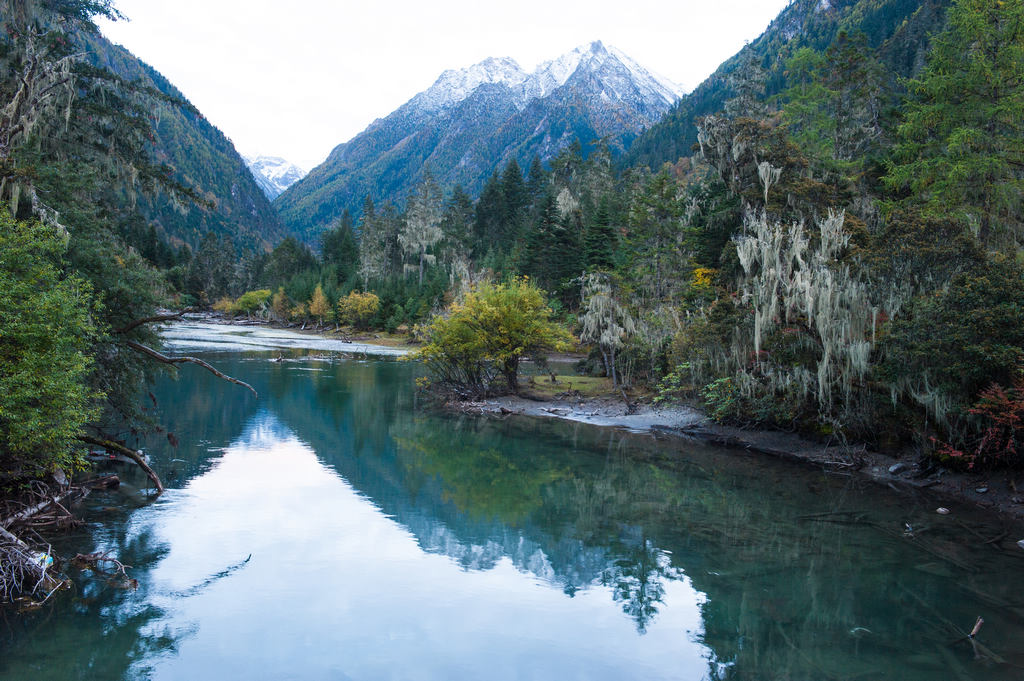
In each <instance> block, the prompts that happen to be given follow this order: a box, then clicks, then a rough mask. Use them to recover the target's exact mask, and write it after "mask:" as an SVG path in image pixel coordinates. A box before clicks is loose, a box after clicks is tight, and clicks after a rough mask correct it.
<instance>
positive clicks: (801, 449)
mask: <svg viewBox="0 0 1024 681" xmlns="http://www.w3.org/2000/svg"><path fill="white" fill-rule="evenodd" d="M459 409H460V410H463V411H467V412H470V413H479V414H490V415H495V416H507V415H512V414H520V415H524V416H532V417H540V418H557V419H563V420H567V421H578V422H580V423H589V424H591V425H596V426H603V427H611V428H624V429H627V430H630V431H633V432H649V433H651V434H653V435H654V436H656V437H675V438H682V439H693V440H700V441H703V442H709V443H712V444H717V445H721V446H724V447H728V448H730V449H732V450H734V451H745V452H749V453H751V454H760V455H766V456H772V457H776V458H780V459H785V460H788V461H794V462H798V463H801V464H804V465H808V466H814V467H816V468H820V469H822V470H825V471H827V472H828V473H830V474H834V475H844V476H857V477H860V478H863V479H866V480H870V481H872V482H874V483H877V484H880V485H886V486H888V487H890V488H892V489H893V490H894V491H895V492H897V493H900V494H910V495H926V496H927V497H928V498H929V499H932V500H934V504H935V509H936V512H937V513H942V511H940V510H939V509H944V510H945V511H947V512H948V513H949V514H955V513H956V511H957V509H958V508H962V507H974V508H980V509H984V510H986V511H988V512H991V513H993V514H995V515H998V516H1001V517H1003V518H1005V519H1006V520H1007V521H1009V522H1012V523H1013V524H1016V525H1020V524H1024V490H1022V491H1020V492H1018V486H1017V481H1016V479H1015V477H1014V476H1013V474H1012V472H1006V471H1002V472H994V473H988V474H971V473H963V472H956V471H950V470H946V469H942V468H938V467H936V466H934V465H929V462H927V461H917V460H914V459H913V458H911V457H908V456H906V455H904V456H897V455H890V454H886V453H881V452H873V451H870V450H868V449H866V448H864V447H850V446H847V445H844V444H841V443H827V444H821V443H818V442H813V441H811V440H808V439H805V438H802V437H800V436H799V435H796V434H794V433H784V432H778V431H768V430H746V429H742V428H734V427H730V426H723V425H720V424H717V423H715V422H714V421H712V420H711V419H709V418H708V417H707V416H705V415H704V414H702V413H701V412H699V411H697V410H696V409H693V408H692V407H688V406H682V405H678V406H657V405H651V404H645V403H642V402H640V403H631V404H630V405H627V404H626V402H625V401H624V400H623V399H622V398H619V397H615V396H610V395H603V396H595V397H582V398H576V397H573V398H570V399H565V398H562V399H558V398H556V399H551V400H546V401H538V400H537V399H536V398H534V399H529V398H526V397H515V396H505V397H498V398H493V399H489V400H486V401H481V402H469V403H463V404H462V405H460V406H459ZM1018 534H1019V532H1018ZM1022 539H1024V535H1021V536H1016V535H1008V536H1006V537H1005V538H1003V540H1002V541H1003V542H1004V543H1005V545H1006V546H1007V547H1010V546H1011V545H1012V544H1013V543H1014V542H1017V541H1018V540H1022ZM1021 548H1022V549H1024V546H1022V547H1021Z"/></svg>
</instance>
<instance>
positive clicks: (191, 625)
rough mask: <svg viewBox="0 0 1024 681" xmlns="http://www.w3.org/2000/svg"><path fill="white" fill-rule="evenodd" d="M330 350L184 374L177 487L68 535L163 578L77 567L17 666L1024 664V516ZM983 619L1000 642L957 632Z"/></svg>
mask: <svg viewBox="0 0 1024 681" xmlns="http://www.w3.org/2000/svg"><path fill="white" fill-rule="evenodd" d="M318 353H322V351H308V350H302V349H290V350H287V351H285V352H284V353H283V354H284V361H281V362H275V361H272V360H273V358H276V357H277V356H278V352H277V351H273V352H253V351H247V352H241V351H232V352H223V351H221V352H214V353H209V354H206V355H204V358H206V359H208V360H211V361H213V362H214V363H215V364H217V365H218V366H219V367H221V368H222V369H224V370H226V371H227V372H228V373H231V374H232V375H235V376H237V377H239V378H241V379H242V380H245V381H247V382H249V383H251V384H253V386H254V387H255V388H256V389H257V390H258V391H259V393H260V397H259V398H258V399H256V398H255V397H253V396H252V395H251V394H249V393H248V392H247V391H245V390H243V389H241V388H238V387H237V386H233V385H230V384H227V383H225V382H222V381H218V380H216V379H214V378H213V377H212V376H210V375H208V374H206V373H205V372H202V371H201V370H199V369H198V368H195V367H186V368H185V369H183V370H182V372H181V377H180V379H179V380H177V381H171V380H166V381H163V382H161V384H160V385H158V386H157V389H156V390H155V396H156V398H157V404H158V410H159V413H160V415H161V416H160V417H161V420H162V421H163V422H164V423H165V424H166V425H167V427H168V430H169V431H170V432H172V433H173V435H174V438H175V439H176V440H177V442H178V445H177V447H172V446H171V445H170V444H169V441H168V438H167V436H166V434H159V435H157V436H154V437H153V438H151V439H150V440H148V441H147V442H146V443H145V444H146V446H147V451H148V452H149V454H150V456H151V457H152V462H153V466H154V468H155V469H156V470H157V471H158V472H160V473H161V475H162V477H163V479H164V481H165V484H166V485H167V487H168V491H167V493H166V494H164V495H163V496H162V497H160V498H159V499H158V500H157V501H156V502H153V503H147V502H146V499H145V490H144V488H145V486H146V481H145V478H144V477H142V476H139V475H138V474H137V472H133V471H130V470H124V469H121V470H119V471H118V473H119V474H120V475H121V476H122V478H123V479H126V480H127V481H128V482H130V483H131V484H130V485H127V484H126V485H125V486H124V489H122V490H121V491H119V492H103V493H100V492H97V493H94V494H92V495H91V496H90V497H89V499H88V500H87V502H86V504H85V505H84V508H83V512H84V517H85V519H86V524H85V525H84V526H83V527H82V528H79V529H78V530H75V531H74V532H73V533H71V534H70V535H69V536H67V537H66V538H63V539H61V540H60V542H59V545H57V546H56V549H57V550H58V551H60V552H61V553H64V554H72V555H73V553H74V552H82V553H86V552H92V551H97V550H100V551H110V554H111V555H112V556H116V557H118V558H119V559H120V560H121V561H122V562H123V563H126V564H128V565H131V566H132V567H131V568H130V569H129V570H128V572H129V574H130V575H131V577H133V578H134V579H136V580H138V587H137V588H135V589H132V588H124V587H125V585H124V583H123V580H121V579H109V578H106V577H103V576H100V575H96V574H93V573H91V572H89V571H77V570H74V569H69V574H70V575H71V576H72V577H73V578H74V580H75V584H76V586H75V589H74V590H73V592H71V593H66V594H63V595H62V596H61V597H60V599H59V600H58V601H57V603H56V604H55V605H53V607H50V608H46V609H44V610H42V611H40V612H37V613H34V614H31V615H27V616H18V615H15V614H13V613H11V612H7V613H5V614H4V615H0V617H2V620H0V678H3V679H111V680H114V679H808V680H810V679H851V680H852V679H912V680H913V679H996V680H1001V679H1020V678H1024V671H1022V670H1021V667H1020V666H1018V665H1024V644H1022V642H1024V595H1022V593H1021V591H1020V589H1019V584H1020V583H1021V576H1022V574H1024V551H1020V550H1019V549H1017V548H1016V547H1015V546H1013V541H1011V540H1010V538H1011V537H1012V539H1013V540H1016V539H1017V538H1019V537H1017V536H1016V535H1017V533H1019V529H1020V528H1002V527H1001V526H999V525H998V524H996V525H991V524H988V523H987V521H986V520H985V519H983V518H979V517H974V516H972V515H970V514H969V513H967V512H966V511H963V510H961V509H954V513H953V514H951V515H950V516H939V515H936V514H935V513H934V508H935V506H937V505H938V503H937V502H936V501H935V500H933V499H929V498H927V497H920V498H915V497H907V496H902V495H895V494H893V493H891V492H890V491H889V490H887V489H884V488H877V487H875V486H872V485H869V484H866V483H862V482H858V481H856V480H855V479H853V478H848V477H829V476H825V475H824V474H822V473H820V472H815V471H812V470H808V469H805V468H802V467H799V466H794V465H790V464H787V463H783V462H778V461H773V460H767V459H764V458H761V457H754V456H750V455H747V454H744V453H742V452H731V451H727V450H720V449H714V448H709V447H703V446H700V445H696V444H692V443H685V442H679V441H675V440H664V439H662V440H658V439H655V438H654V437H652V436H647V435H638V434H628V433H623V432H619V431H615V430H611V429H600V428H595V427H591V426H586V425H582V424H570V423H563V422H557V421H553V420H538V419H528V418H505V419H497V418H484V417H466V416H456V415H450V414H442V413H438V412H436V411H433V410H431V409H428V408H425V407H424V405H421V404H418V403H417V398H416V395H415V392H414V389H413V379H414V376H415V374H416V367H415V365H412V364H410V363H405V362H395V361H382V360H381V361H375V360H353V359H338V358H337V357H336V356H333V355H330V354H318ZM837 511H850V512H851V513H849V514H835V512H837ZM814 514H833V515H820V516H818V517H813V518H809V517H807V516H809V515H814ZM835 521H841V522H835ZM906 524H909V525H910V526H911V530H912V531H911V532H910V533H908V532H907V531H906ZM1004 529H1008V530H1011V533H1010V534H1009V535H1007V539H1006V540H1005V541H1004V542H1002V546H1003V547H1004V549H1003V550H999V549H997V548H995V547H996V546H997V544H986V543H984V540H985V539H989V538H992V537H996V536H998V535H1000V534H1001V533H1002V532H1003V531H1004ZM1021 536H1024V535H1021ZM1014 551H1016V552H1018V553H1014ZM1018 554H1019V555H1018ZM977 616H982V617H984V619H985V624H984V626H983V627H982V629H981V632H980V635H979V641H980V642H981V643H982V644H983V645H984V649H983V651H982V653H983V654H981V655H980V656H976V654H975V652H974V651H973V650H972V648H971V646H970V645H969V643H963V642H961V643H957V644H952V645H951V643H952V641H953V640H955V639H956V638H958V637H959V634H958V632H957V630H958V629H959V630H964V629H967V630H969V629H970V628H971V626H972V625H973V624H974V621H975V618H976V617H977ZM992 658H996V659H995V660H993V659H992Z"/></svg>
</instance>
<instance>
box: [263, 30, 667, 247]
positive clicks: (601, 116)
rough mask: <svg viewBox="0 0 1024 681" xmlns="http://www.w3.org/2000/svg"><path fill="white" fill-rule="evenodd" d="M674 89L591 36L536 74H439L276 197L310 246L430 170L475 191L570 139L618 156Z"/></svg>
mask: <svg viewBox="0 0 1024 681" xmlns="http://www.w3.org/2000/svg"><path fill="white" fill-rule="evenodd" d="M678 94H679V91H678V88H677V87H676V86H674V85H672V84H670V83H667V82H665V81H662V80H659V79H657V78H656V77H654V76H652V75H651V74H650V73H648V72H647V71H645V70H644V69H643V68H642V67H640V66H639V65H637V64H636V63H635V62H633V61H632V60H631V59H629V57H627V56H626V55H624V54H622V53H620V52H618V51H617V50H615V49H614V48H610V47H606V46H605V45H603V44H602V43H600V42H595V43H592V44H590V45H586V46H583V47H580V48H577V49H576V50H574V51H573V52H570V53H568V54H567V55H563V56H562V57H560V58H559V59H557V60H554V61H553V62H548V63H547V64H544V65H542V66H541V67H540V68H539V69H538V70H537V72H536V73H533V74H526V73H525V72H523V71H522V69H520V68H519V65H518V64H516V63H515V62H513V61H512V60H510V59H488V60H485V61H484V62H481V63H480V64H477V65H475V66H473V67H470V68H469V69H465V70H463V71H449V72H446V73H445V74H442V76H441V77H440V78H439V79H438V81H437V82H436V83H435V84H434V85H433V86H432V87H431V88H430V89H428V90H426V91H424V92H422V93H420V94H419V95H417V96H416V97H414V98H413V99H411V100H410V101H409V102H407V103H406V104H404V105H403V106H402V107H400V108H399V109H398V110H397V111H395V112H394V113H392V114H390V115H389V116H387V117H385V118H383V119H379V120H377V121H374V123H372V124H371V125H370V126H369V127H368V128H367V129H366V130H365V131H364V132H362V133H361V134H359V135H357V136H356V137H355V138H353V139H352V140H350V141H348V142H346V143H344V144H341V145H339V146H338V147H336V148H335V149H334V150H333V151H332V152H331V155H330V156H329V157H328V159H327V160H326V161H325V162H324V163H323V164H321V165H320V166H318V167H317V168H314V169H313V170H312V171H311V172H310V173H309V175H307V176H306V177H305V178H304V179H303V180H301V181H300V182H298V183H296V184H295V185H293V186H292V187H290V188H289V189H288V190H287V191H285V192H284V193H283V194H282V195H281V196H280V197H278V198H277V200H276V201H275V206H276V207H277V208H278V210H279V211H280V213H281V217H282V219H283V220H284V222H285V224H286V225H287V226H288V228H289V229H290V230H291V231H292V233H294V234H296V235H298V236H299V237H300V238H303V239H305V240H307V241H309V242H313V241H315V240H316V238H317V237H318V235H319V234H320V233H321V232H322V231H323V230H324V229H325V228H326V227H327V226H329V225H330V224H331V223H333V222H335V221H336V220H337V219H338V218H340V217H341V214H342V213H343V212H344V211H346V210H347V211H349V212H350V213H351V214H352V215H354V216H356V217H358V216H359V215H360V213H361V211H362V208H363V201H364V199H365V198H366V197H370V198H371V199H373V201H374V202H375V203H377V204H382V203H384V202H386V201H392V202H401V201H404V200H405V198H406V197H407V196H408V195H409V194H410V193H411V192H412V190H413V187H415V186H416V184H417V183H419V182H420V181H422V180H423V179H424V172H425V170H426V169H429V170H430V172H431V173H432V174H433V177H434V179H435V180H436V181H438V182H439V183H441V184H442V185H444V186H455V185H461V186H462V187H463V188H464V189H465V190H466V191H468V192H471V193H475V192H477V191H479V190H480V188H481V187H482V186H483V184H484V182H485V180H486V179H487V177H488V176H489V175H490V174H491V173H492V172H494V171H495V170H496V169H500V168H502V167H504V166H505V164H507V163H508V162H509V161H510V160H515V161H517V162H518V163H519V164H520V165H526V164H528V163H529V162H530V160H531V159H532V158H533V157H534V156H538V157H539V158H540V159H541V161H542V162H545V163H546V162H548V161H549V160H550V159H552V158H554V157H555V156H556V155H557V154H558V153H559V152H560V151H561V150H562V149H564V148H566V147H567V146H569V145H570V144H571V143H572V142H573V141H574V140H579V141H580V142H581V143H582V144H584V145H585V146H586V148H587V149H588V150H589V149H590V148H591V146H592V145H593V144H594V143H595V142H596V141H598V140H602V139H603V140H606V142H607V144H608V145H609V146H610V148H611V149H612V150H613V151H614V152H615V153H616V154H619V153H621V152H622V151H624V150H625V149H626V148H627V147H628V146H629V144H630V142H632V140H633V139H634V138H635V137H636V135H637V134H639V133H640V132H641V131H642V130H643V129H644V128H646V127H647V126H649V125H651V124H652V123H654V122H655V121H657V120H658V118H660V116H661V115H662V114H663V113H664V112H665V111H667V110H668V108H669V106H670V105H671V104H672V102H673V101H675V99H676V98H677V97H678Z"/></svg>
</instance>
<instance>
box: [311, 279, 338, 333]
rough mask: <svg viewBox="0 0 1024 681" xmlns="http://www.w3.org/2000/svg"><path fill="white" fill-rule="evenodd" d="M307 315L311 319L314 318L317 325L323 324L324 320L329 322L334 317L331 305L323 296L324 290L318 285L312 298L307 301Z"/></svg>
mask: <svg viewBox="0 0 1024 681" xmlns="http://www.w3.org/2000/svg"><path fill="white" fill-rule="evenodd" d="M309 314H310V316H311V317H316V321H317V324H318V325H319V324H323V323H324V319H328V320H329V319H330V318H331V317H332V316H333V315H334V310H333V309H332V308H331V303H330V301H329V300H327V296H326V295H324V289H323V287H322V286H320V284H317V285H316V289H314V291H313V297H312V298H310V300H309Z"/></svg>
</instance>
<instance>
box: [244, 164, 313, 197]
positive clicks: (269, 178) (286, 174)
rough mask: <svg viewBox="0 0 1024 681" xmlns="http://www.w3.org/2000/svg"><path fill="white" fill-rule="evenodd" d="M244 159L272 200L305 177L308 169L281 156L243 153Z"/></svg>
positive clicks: (261, 187)
mask: <svg viewBox="0 0 1024 681" xmlns="http://www.w3.org/2000/svg"><path fill="white" fill-rule="evenodd" d="M242 160H244V161H245V165H247V166H248V167H249V172H251V173H252V176H253V177H254V178H255V179H256V184H257V185H259V187H260V189H262V190H263V193H264V194H266V196H267V198H268V199H270V200H271V201H273V200H274V199H275V198H277V196H279V195H280V194H282V193H283V192H284V190H285V189H288V187H290V186H292V185H293V184H295V183H296V182H298V181H299V180H301V179H302V178H303V177H305V176H306V173H307V171H306V170H304V169H302V168H300V167H299V166H297V165H295V164H294V163H290V162H289V161H286V160H285V159H283V158H281V157H280V156H248V155H246V154H242Z"/></svg>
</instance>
